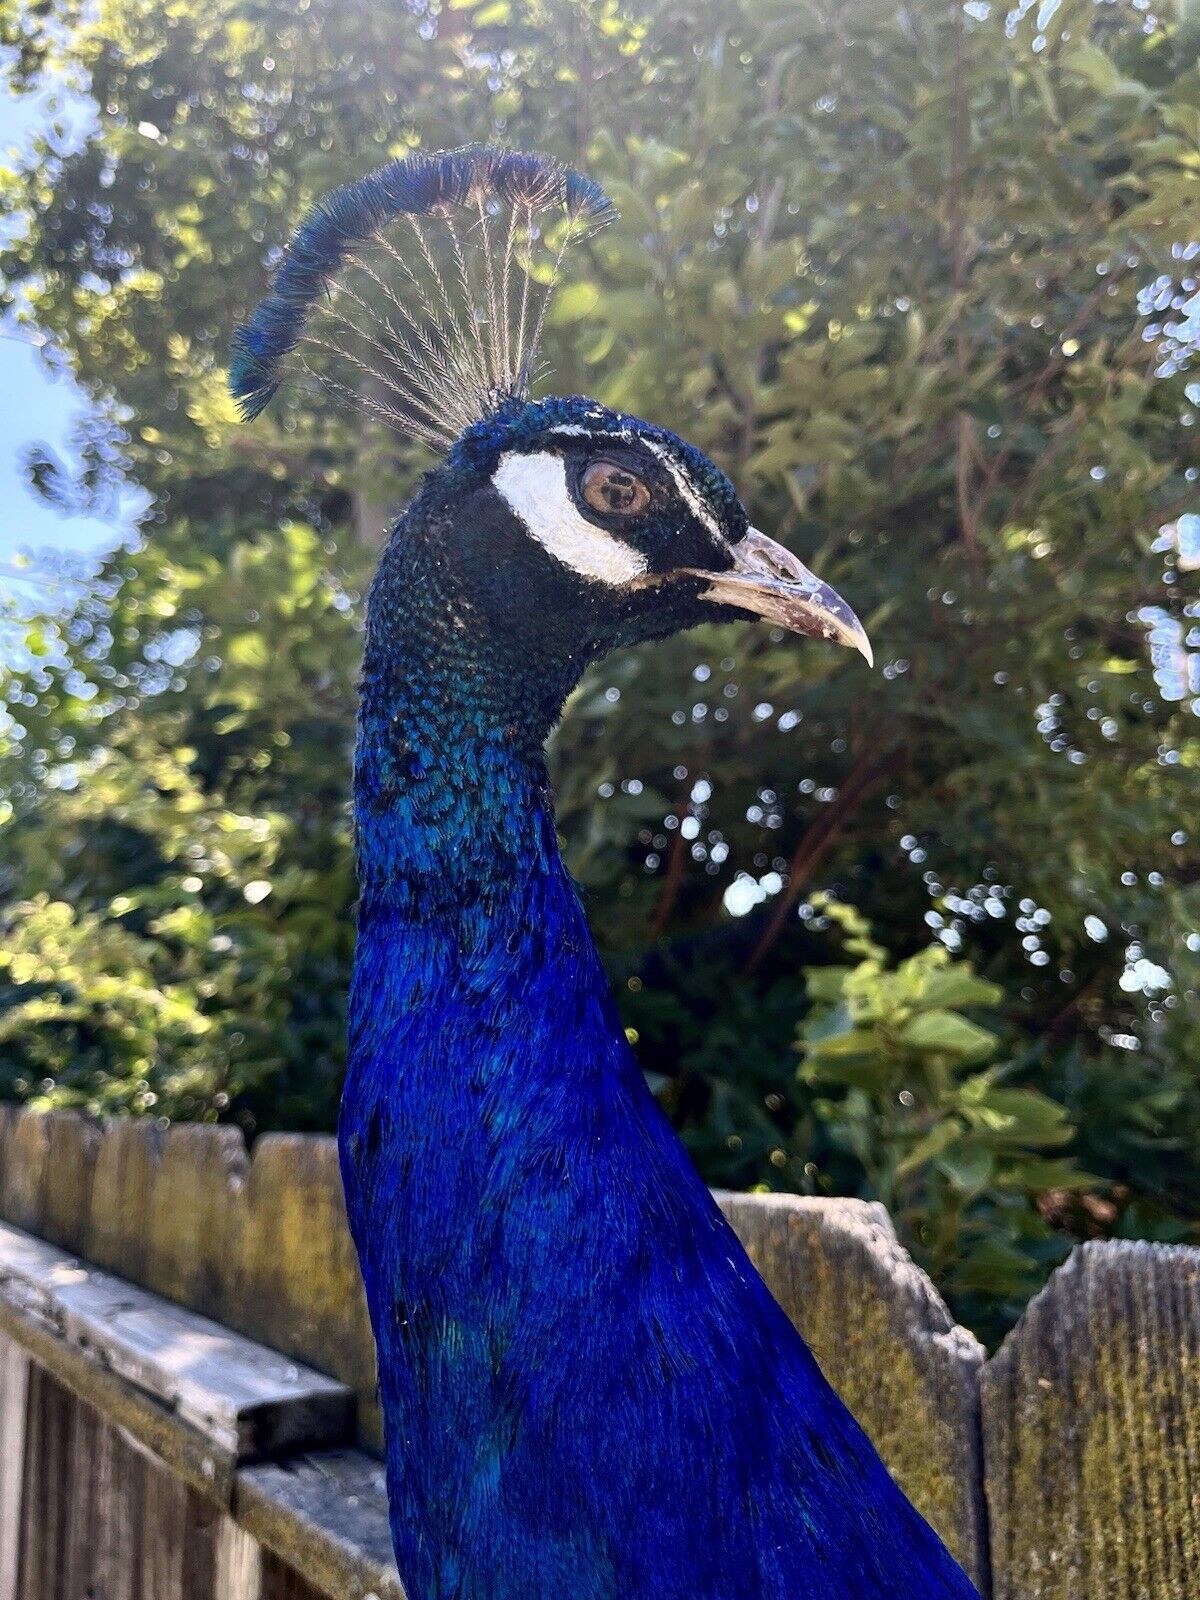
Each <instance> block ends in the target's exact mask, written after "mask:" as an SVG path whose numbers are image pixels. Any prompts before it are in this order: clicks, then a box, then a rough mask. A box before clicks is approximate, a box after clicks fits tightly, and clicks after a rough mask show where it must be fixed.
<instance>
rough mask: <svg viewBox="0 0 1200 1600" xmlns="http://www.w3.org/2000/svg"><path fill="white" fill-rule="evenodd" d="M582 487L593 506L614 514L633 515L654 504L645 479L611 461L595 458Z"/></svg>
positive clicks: (596, 509)
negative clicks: (651, 502) (651, 503)
mask: <svg viewBox="0 0 1200 1600" xmlns="http://www.w3.org/2000/svg"><path fill="white" fill-rule="evenodd" d="M580 487H581V489H582V491H583V498H584V499H585V500H586V501H587V503H588V505H589V506H591V507H592V509H593V510H595V511H603V512H607V513H609V514H610V515H616V516H629V515H631V514H634V513H636V512H639V511H644V510H645V509H646V507H647V506H648V505H649V504H650V491H649V489H648V488H647V487H646V485H645V484H644V483H643V482H642V480H641V479H640V478H638V477H636V476H635V475H634V474H633V473H632V472H629V471H627V469H626V468H624V467H618V466H616V465H615V464H614V463H613V462H611V461H593V462H592V464H591V465H590V466H589V467H588V468H587V470H586V471H585V472H584V474H583V480H582V483H581V485H580Z"/></svg>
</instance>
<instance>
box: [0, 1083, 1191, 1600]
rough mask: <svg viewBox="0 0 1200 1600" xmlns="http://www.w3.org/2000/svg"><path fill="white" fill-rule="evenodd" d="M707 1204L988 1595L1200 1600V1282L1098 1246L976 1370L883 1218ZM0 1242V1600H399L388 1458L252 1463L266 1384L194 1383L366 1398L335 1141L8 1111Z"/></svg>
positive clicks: (870, 1211)
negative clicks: (330, 1377) (331, 1376)
mask: <svg viewBox="0 0 1200 1600" xmlns="http://www.w3.org/2000/svg"><path fill="white" fill-rule="evenodd" d="M719 1198H720V1200H721V1204H722V1205H723V1207H724V1209H725V1211H726V1214H727V1215H728V1216H729V1217H730V1220H731V1222H732V1223H733V1225H734V1227H735V1228H736V1230H737V1231H738V1233H739V1235H740V1236H741V1238H742V1239H743V1241H744V1242H745V1244H746V1246H747V1248H748V1249H749V1251H750V1254H751V1256H752V1258H753V1259H754V1260H755V1262H756V1264H757V1265H758V1267H759V1269H760V1270H761V1271H762V1273H763V1275H764V1277H765V1278H766V1280H767V1282H768V1284H769V1285H770V1287H771V1289H772V1291H773V1293H774V1294H775V1295H776V1297H777V1298H778V1299H779V1301H780V1303H781V1304H782V1306H783V1307H784V1309H785V1310H786V1311H787V1313H788V1315H789V1316H791V1318H792V1320H793V1321H794V1322H795V1323H796V1325H797V1327H798V1328H799V1329H800V1331H801V1332H802V1333H803V1334H804V1336H805V1337H806V1338H807V1340H808V1341H809V1343H810V1345H811V1346H812V1348H813V1350H814V1352H815V1353H816V1355H817V1358H818V1360H819V1361H820V1362H821V1364H822V1366H823V1367H824V1369H825V1371H826V1372H827V1374H828V1375H829V1377H830V1379H831V1381H832V1382H833V1383H834V1385H835V1387H837V1388H838V1390H839V1391H840V1392H841V1394H842V1395H843V1396H844V1397H845V1399H846V1400H847V1402H848V1403H849V1405H850V1406H851V1408H852V1410H854V1412H855V1413H856V1415H857V1416H858V1417H859V1418H860V1419H861V1421H862V1422H863V1424H864V1426H865V1427H866V1428H867V1430H868V1432H869V1433H870V1434H871V1435H872V1437H873V1438H874V1440H875V1442H876V1444H877V1445H878V1446H879V1448H880V1450H881V1453H882V1454H883V1456H884V1459H885V1460H886V1461H887V1462H888V1464H889V1466H890V1467H891V1469H892V1470H893V1472H894V1473H895V1474H896V1476H897V1478H898V1479H899V1481H900V1483H901V1484H902V1485H903V1486H904V1488H905V1489H906V1490H907V1491H908V1493H909V1494H910V1495H911V1496H912V1498H913V1499H914V1500H915V1502H916V1503H917V1505H918V1506H919V1507H920V1508H921V1509H922V1510H923V1511H924V1512H925V1514H926V1515H927V1516H929V1518H930V1520H931V1521H932V1522H933V1523H934V1525H935V1526H936V1527H938V1528H939V1530H940V1531H941V1532H942V1533H943V1534H944V1535H945V1537H946V1538H947V1541H948V1542H949V1544H950V1545H951V1547H952V1549H954V1550H955V1552H956V1553H957V1554H958V1555H959V1556H960V1558H961V1559H962V1560H963V1561H964V1562H965V1564H966V1565H967V1566H968V1567H969V1568H970V1569H971V1570H972V1571H973V1573H974V1574H975V1575H976V1576H977V1578H978V1580H979V1582H980V1587H981V1589H982V1590H983V1592H984V1593H985V1594H986V1593H988V1590H989V1586H990V1587H991V1590H992V1594H993V1597H994V1600H1085V1597H1086V1600H1194V1597H1195V1596H1196V1595H1197V1594H1200V1579H1198V1574H1200V1252H1197V1251H1191V1250H1184V1249H1167V1248H1165V1247H1161V1246H1144V1245H1133V1244H1113V1245H1103V1246H1101V1245H1092V1246H1087V1247H1085V1248H1084V1249H1083V1250H1082V1251H1080V1252H1077V1253H1076V1255H1075V1256H1074V1257H1073V1258H1072V1260H1071V1262H1070V1263H1069V1264H1068V1265H1067V1266H1066V1267H1065V1268H1062V1269H1060V1271H1059V1272H1058V1273H1057V1274H1056V1275H1055V1277H1054V1278H1053V1279H1052V1280H1051V1282H1050V1284H1049V1286H1048V1287H1047V1289H1046V1290H1045V1291H1044V1292H1043V1294H1042V1295H1041V1296H1039V1297H1038V1299H1037V1300H1035V1301H1034V1302H1033V1303H1032V1305H1031V1306H1030V1307H1029V1309H1028V1311H1027V1313H1026V1316H1025V1317H1024V1319H1023V1320H1022V1322H1021V1324H1020V1325H1019V1327H1018V1329H1017V1330H1016V1332H1015V1333H1014V1334H1013V1335H1012V1336H1011V1337H1010V1339H1009V1340H1008V1341H1007V1342H1006V1343H1005V1345H1004V1347H1003V1348H1002V1350H1001V1352H1000V1354H999V1355H998V1356H997V1357H996V1358H995V1359H994V1360H993V1361H991V1362H990V1363H988V1364H987V1365H986V1366H984V1365H983V1353H982V1350H981V1347H980V1346H979V1345H978V1343H977V1342H976V1341H975V1340H974V1339H973V1338H972V1337H971V1335H970V1334H968V1333H966V1332H965V1331H964V1330H963V1329H961V1328H958V1327H956V1326H955V1325H954V1323H953V1321H952V1319H951V1317H950V1315H949V1313H948V1311H947V1310H946V1307H945V1306H944V1305H943V1304H942V1302H941V1300H940V1299H939V1298H938V1296H937V1294H936V1292H935V1291H934V1289H933V1287H932V1285H931V1284H930V1283H929V1281H928V1280H927V1279H926V1278H925V1276H924V1274H922V1273H921V1272H920V1271H919V1270H918V1269H917V1268H916V1267H915V1266H914V1264H913V1263H912V1261H911V1260H910V1259H909V1257H908V1256H907V1255H906V1254H905V1252H904V1251H903V1249H902V1248H901V1247H900V1245H899V1243H898V1242H897V1240H896V1237H895V1234H894V1232H893V1230H892V1227H891V1224H890V1222H889V1220H888V1219H887V1217H886V1215H885V1214H884V1212H883V1211H882V1210H881V1209H880V1208H879V1207H876V1206H870V1205H864V1204H862V1203H860V1202H856V1201H825V1200H803V1199H796V1198H792V1197H780V1196H737V1195H724V1196H721V1197H719ZM0 1218H6V1219H7V1220H8V1222H9V1223H13V1224H16V1225H17V1226H18V1227H20V1228H23V1229H26V1230H28V1234H27V1235H26V1236H24V1237H22V1236H21V1235H15V1234H14V1229H13V1228H12V1227H8V1228H5V1227H4V1226H3V1225H0V1600H49V1597H51V1596H58V1597H60V1600H80V1597H85V1596H92V1597H93V1600H101V1597H102V1600H372V1597H373V1600H402V1590H401V1588H400V1582H399V1578H398V1577H397V1575H396V1571H395V1566H394V1564H393V1562H392V1559H391V1554H390V1547H389V1538H388V1528H387V1502H386V1495H385V1492H384V1485H383V1474H382V1468H381V1466H380V1464H379V1462H378V1461H377V1460H376V1459H374V1458H373V1457H372V1456H370V1455H368V1454H365V1453H363V1452H362V1451H360V1450H355V1449H349V1448H336V1449H324V1450H320V1451H317V1452H315V1453H311V1452H310V1453H306V1454H300V1455H297V1454H295V1453H294V1451H293V1453H291V1454H290V1455H287V1456H286V1457H285V1458H284V1459H281V1460H274V1459H272V1460H264V1461H262V1462H261V1463H258V1464H254V1465H250V1464H247V1462H246V1461H244V1460H241V1461H240V1460H239V1456H240V1455H241V1453H242V1451H243V1450H244V1449H246V1448H249V1449H255V1448H258V1449H261V1448H263V1447H264V1444H265V1441H267V1440H268V1439H269V1438H270V1439H273V1440H274V1442H275V1443H277V1444H282V1443H285V1442H286V1440H288V1439H295V1438H296V1437H298V1436H299V1435H297V1434H296V1433H294V1432H293V1433H288V1432H287V1431H286V1430H285V1431H284V1433H275V1434H272V1432H271V1428H270V1426H269V1425H266V1431H265V1432H264V1431H263V1419H262V1418H258V1419H257V1420H256V1419H254V1417H253V1412H254V1404H253V1401H249V1402H248V1401H247V1392H246V1389H245V1385H244V1384H243V1382H242V1378H245V1379H246V1382H250V1383H251V1385H252V1380H253V1375H254V1372H255V1371H256V1370H257V1369H256V1366H255V1362H251V1363H250V1364H249V1367H248V1368H246V1369H245V1370H244V1371H243V1370H242V1369H238V1370H239V1371H240V1372H241V1373H242V1377H239V1378H238V1381H237V1382H232V1381H227V1379H229V1378H230V1372H231V1370H232V1369H230V1370H226V1369H225V1368H224V1367H223V1366H222V1364H221V1363H220V1362H218V1363H216V1365H215V1366H214V1367H213V1368H212V1370H211V1371H210V1372H208V1373H207V1375H205V1376H204V1379H203V1382H201V1383H200V1385H199V1390H196V1389H194V1388H189V1387H188V1383H187V1382H181V1377H182V1378H186V1379H188V1380H190V1381H192V1382H193V1383H194V1381H195V1380H196V1377H197V1369H196V1368H195V1367H194V1366H193V1367H192V1368H190V1369H188V1360H192V1361H194V1359H195V1357H196V1356H197V1354H198V1352H199V1351H200V1350H201V1348H202V1347H203V1345H204V1340H205V1339H211V1338H214V1337H215V1338H218V1339H233V1340H234V1341H235V1343H236V1335H235V1334H233V1333H231V1332H230V1330H231V1329H235V1330H238V1332H240V1333H241V1334H242V1335H245V1336H246V1337H248V1338H250V1339H257V1340H259V1341H262V1342H263V1343H265V1344H267V1345H270V1346H274V1347H275V1348H276V1349H278V1350H281V1351H283V1352H285V1353H286V1355H287V1356H288V1357H289V1358H291V1364H295V1365H297V1366H298V1364H299V1363H300V1362H305V1361H313V1362H315V1363H317V1364H318V1365H320V1366H322V1367H325V1368H328V1369H332V1370H333V1371H334V1372H335V1373H336V1374H337V1375H338V1376H339V1377H340V1378H341V1379H342V1380H343V1382H344V1383H347V1384H350V1385H352V1386H353V1388H354V1390H355V1391H356V1392H357V1394H358V1395H359V1396H360V1399H361V1400H363V1401H366V1400H367V1399H368V1398H369V1397H370V1396H371V1392H372V1389H373V1382H374V1377H373V1370H374V1369H373V1363H372V1354H371V1343H370V1334H369V1329H368V1326H367V1322H366V1316H365V1311H364V1308H363V1303H362V1293H361V1286H360V1284H359V1281H358V1277H357V1271H356V1267H355V1262H354V1254H353V1249H352V1247H351V1244H350V1239H349V1234H348V1230H347V1228H346V1223H345V1216H344V1212H343V1210H342V1201H341V1189H340V1183H339V1179H338V1170H337V1155H336V1149H335V1147H334V1144H333V1141H332V1140H330V1139H323V1138H305V1137H301V1136H282V1137H273V1138H266V1139H263V1140H261V1141H260V1142H259V1145H258V1146H257V1148H256V1150H255V1152H254V1154H253V1156H252V1157H251V1156H248V1155H247V1153H246V1151H245V1148H244V1145H243V1143H242V1140H241V1137H240V1135H239V1134H237V1133H236V1132H231V1131H230V1130H227V1129H216V1128H212V1127H198V1128H182V1129H172V1130H170V1131H168V1132H165V1133H164V1132H163V1131H161V1130H159V1129H158V1128H156V1127H153V1126H151V1125H149V1124H145V1123H142V1124H135V1123H128V1122H127V1123H123V1124H116V1125H114V1126H112V1127H109V1128H102V1127H100V1126H98V1125H96V1124H92V1123H89V1122H87V1121H86V1120H84V1119H80V1118H76V1117H70V1116H66V1115H61V1116H50V1117H45V1116H35V1115H32V1114H22V1115H18V1114H16V1113H15V1112H14V1111H12V1110H11V1109H4V1108H0ZM28 1235H40V1236H41V1237H40V1238H39V1237H29V1236H28ZM47 1240H52V1241H53V1243H48V1242H47ZM77 1256H79V1257H84V1258H90V1259H85V1260H83V1261H76V1260H75V1259H74V1258H75V1257H77ZM93 1263H98V1264H102V1265H103V1268H105V1269H107V1270H106V1271H99V1272H97V1271H95V1270H94V1269H93ZM110 1274H116V1275H117V1276H118V1277H119V1278H122V1279H128V1280H129V1283H119V1282H117V1281H116V1279H115V1278H114V1277H112V1276H110ZM130 1284H136V1285H141V1290H144V1291H149V1293H148V1294H144V1293H142V1292H141V1291H140V1290H138V1289H136V1288H131V1287H130ZM156 1295H162V1296H165V1297H167V1300H169V1301H172V1302H174V1303H173V1304H167V1303H165V1302H164V1301H159V1300H156V1299H155V1298H154V1297H155V1296H156ZM147 1300H149V1301H150V1302H151V1303H152V1306H153V1314H152V1315H149V1320H148V1321H147V1320H146V1306H145V1302H146V1301H147ZM180 1307H184V1308H191V1309H190V1310H188V1309H180ZM139 1308H140V1309H139ZM195 1312H201V1313H203V1314H204V1315H203V1316H195V1315H193V1313H195ZM205 1317H208V1318H216V1319H217V1322H216V1324H214V1323H213V1322H211V1321H205V1320H204V1318H205ZM156 1318H157V1319H158V1320H157V1321H156ZM189 1319H190V1320H189ZM185 1324H186V1332H187V1337H184V1338H181V1339H178V1340H176V1339H174V1338H173V1337H172V1336H171V1335H170V1329H171V1328H173V1327H178V1328H179V1329H184V1328H185ZM154 1327H158V1328H159V1331H160V1333H161V1332H163V1330H166V1333H167V1336H165V1337H163V1338H157V1337H155V1336H153V1332H152V1330H153V1328H154ZM198 1329H199V1330H200V1343H199V1344H196V1343H195V1342H189V1341H190V1340H191V1334H193V1333H196V1332H197V1330H198ZM214 1329H215V1331H214ZM114 1337H116V1338H117V1343H116V1344H115V1345H114V1344H112V1340H113V1338H114ZM122 1339H123V1341H124V1342H123V1343H122ZM243 1343H244V1340H243ZM185 1347H186V1349H187V1351H188V1358H187V1359H186V1360H183V1359H182V1358H181V1365H180V1366H179V1367H176V1368H171V1366H170V1362H169V1360H168V1355H169V1352H170V1351H171V1350H172V1348H176V1349H177V1351H183V1350H184V1349H185ZM262 1359H263V1360H265V1361H266V1362H267V1365H268V1367H269V1368H270V1370H271V1371H273V1372H275V1373H276V1375H278V1370H279V1358H278V1357H275V1356H271V1355H266V1356H263V1357H262ZM200 1365H201V1366H203V1362H201V1363H200ZM235 1365H236V1363H235ZM288 1365H289V1362H287V1361H285V1362H284V1363H283V1366H284V1367H285V1368H286V1367H287V1366H288ZM158 1369H161V1370H158ZM247 1374H248V1376H247ZM324 1382H325V1380H323V1379H319V1380H318V1387H319V1386H320V1384H322V1383H324ZM284 1387H285V1389H286V1384H285V1385H284ZM336 1387H337V1386H336V1385H334V1388H336ZM201 1390H202V1391H204V1393H201V1392H200V1391H201ZM981 1390H982V1414H981V1399H980V1396H981ZM247 1404H249V1414H247V1413H246V1412H245V1410H244V1408H245V1406H246V1405H247ZM268 1411H269V1407H268ZM214 1418H223V1419H224V1424H223V1430H224V1431H222V1426H219V1425H217V1423H215V1422H214ZM303 1431H304V1430H303V1429H301V1430H300V1433H301V1434H302V1433H303ZM376 1437H377V1435H376V1434H375V1433H374V1431H373V1427H372V1425H371V1424H369V1425H368V1429H367V1431H366V1438H367V1439H368V1440H373V1439H374V1438H376ZM221 1451H224V1454H223V1455H222V1454H220V1452H221ZM218 1457H219V1459H218ZM206 1464H207V1468H208V1470H207V1472H206V1471H205V1467H206ZM985 1484H986V1506H985V1503H984V1487H985ZM989 1538H990V1552H991V1553H990V1560H989Z"/></svg>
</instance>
